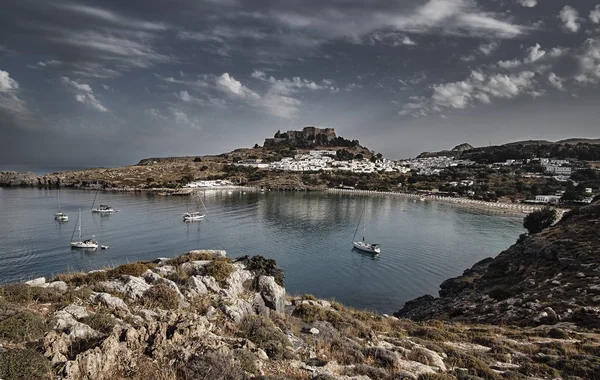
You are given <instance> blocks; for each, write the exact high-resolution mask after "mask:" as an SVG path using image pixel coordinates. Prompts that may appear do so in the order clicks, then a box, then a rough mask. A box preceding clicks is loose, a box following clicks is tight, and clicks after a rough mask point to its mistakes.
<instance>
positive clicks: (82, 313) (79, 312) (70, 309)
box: [63, 305, 90, 320]
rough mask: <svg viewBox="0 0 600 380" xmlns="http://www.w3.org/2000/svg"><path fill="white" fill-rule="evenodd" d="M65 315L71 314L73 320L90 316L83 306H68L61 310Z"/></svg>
mask: <svg viewBox="0 0 600 380" xmlns="http://www.w3.org/2000/svg"><path fill="white" fill-rule="evenodd" d="M63 311H66V312H67V313H69V314H71V315H72V316H73V318H75V319H77V320H79V319H83V318H86V317H89V316H90V313H89V312H88V311H87V309H86V308H85V307H83V306H78V305H69V306H67V307H65V308H64V309H63Z"/></svg>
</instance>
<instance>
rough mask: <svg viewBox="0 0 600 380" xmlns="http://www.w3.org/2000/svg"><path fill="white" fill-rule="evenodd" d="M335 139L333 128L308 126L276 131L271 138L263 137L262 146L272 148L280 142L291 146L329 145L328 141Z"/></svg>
mask: <svg viewBox="0 0 600 380" xmlns="http://www.w3.org/2000/svg"><path fill="white" fill-rule="evenodd" d="M336 139H337V136H336V135H335V129H334V128H317V127H315V126H308V127H304V128H302V130H301V131H287V132H284V133H281V132H279V131H277V133H275V136H274V137H273V138H267V139H265V143H264V147H265V148H272V147H274V146H276V145H280V144H288V145H292V146H311V145H329V142H331V141H333V140H336Z"/></svg>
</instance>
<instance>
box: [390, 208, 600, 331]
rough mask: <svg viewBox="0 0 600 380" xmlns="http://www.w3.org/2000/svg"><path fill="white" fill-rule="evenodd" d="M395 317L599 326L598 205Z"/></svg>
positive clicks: (409, 304) (568, 217) (469, 271)
mask: <svg viewBox="0 0 600 380" xmlns="http://www.w3.org/2000/svg"><path fill="white" fill-rule="evenodd" d="M396 316H398V317H404V318H411V319H415V320H424V319H430V318H436V319H443V320H453V321H462V322H470V323H472V322H475V323H493V324H512V325H519V326H539V325H548V324H560V325H561V326H567V327H569V328H571V329H575V328H577V329H596V328H600V204H598V203H596V204H593V205H590V206H587V207H581V208H577V209H574V210H572V211H570V212H567V213H566V214H565V215H564V216H563V218H562V219H561V221H560V222H558V223H557V224H556V225H554V226H552V227H550V228H548V229H546V230H544V231H542V232H541V233H538V234H534V235H532V236H527V235H523V236H521V237H520V238H519V240H518V241H517V243H516V244H514V245H513V246H511V247H510V248H508V249H507V250H506V251H504V252H502V253H500V254H499V255H498V256H497V257H496V258H494V259H492V258H489V259H485V260H482V261H480V262H479V263H477V264H475V265H474V266H473V267H472V268H470V269H467V270H466V271H465V272H464V273H463V275H462V276H459V277H456V278H452V279H449V280H446V281H445V282H443V283H442V284H441V285H440V291H439V297H437V298H435V297H433V296H423V297H420V298H418V299H416V300H413V301H410V302H407V303H406V305H405V306H404V308H403V309H402V310H400V311H399V312H397V313H396Z"/></svg>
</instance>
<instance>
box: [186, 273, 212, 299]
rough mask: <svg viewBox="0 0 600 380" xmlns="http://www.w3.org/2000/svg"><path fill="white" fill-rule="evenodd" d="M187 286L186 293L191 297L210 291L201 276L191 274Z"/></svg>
mask: <svg viewBox="0 0 600 380" xmlns="http://www.w3.org/2000/svg"><path fill="white" fill-rule="evenodd" d="M186 287H187V292H186V295H187V296H188V297H189V298H194V297H197V296H199V295H203V294H207V293H208V289H207V288H206V285H204V282H202V277H200V276H191V277H190V278H188V280H187V283H186Z"/></svg>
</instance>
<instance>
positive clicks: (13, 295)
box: [0, 284, 61, 303]
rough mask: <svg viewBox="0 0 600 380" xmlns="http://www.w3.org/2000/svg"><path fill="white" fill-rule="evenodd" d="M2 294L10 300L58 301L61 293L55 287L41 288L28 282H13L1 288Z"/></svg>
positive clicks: (15, 301) (16, 301)
mask: <svg viewBox="0 0 600 380" xmlns="http://www.w3.org/2000/svg"><path fill="white" fill-rule="evenodd" d="M0 295H3V296H4V298H5V299H6V300H7V301H9V302H14V303H24V302H32V301H36V302H43V303H46V302H58V301H60V299H61V294H60V293H59V292H58V291H57V290H56V289H53V288H40V287H37V286H29V285H26V284H11V285H6V286H5V287H3V288H1V290H0Z"/></svg>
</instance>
